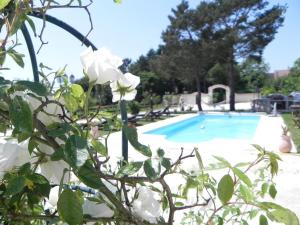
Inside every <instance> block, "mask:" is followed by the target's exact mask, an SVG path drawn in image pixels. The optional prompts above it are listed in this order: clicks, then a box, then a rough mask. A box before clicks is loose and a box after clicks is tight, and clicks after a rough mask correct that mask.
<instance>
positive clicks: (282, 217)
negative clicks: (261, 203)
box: [268, 207, 299, 225]
mask: <svg viewBox="0 0 300 225" xmlns="http://www.w3.org/2000/svg"><path fill="white" fill-rule="evenodd" d="M268 216H271V218H272V219H274V220H275V221H276V222H278V223H283V224H285V225H299V219H298V217H297V215H296V214H295V213H294V212H292V211H291V210H289V209H286V208H283V207H282V208H281V209H275V210H273V211H271V212H269V214H268Z"/></svg>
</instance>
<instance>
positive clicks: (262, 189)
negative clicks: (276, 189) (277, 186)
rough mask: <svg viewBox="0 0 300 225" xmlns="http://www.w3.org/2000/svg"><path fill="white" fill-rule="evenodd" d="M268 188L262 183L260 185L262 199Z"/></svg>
mask: <svg viewBox="0 0 300 225" xmlns="http://www.w3.org/2000/svg"><path fill="white" fill-rule="evenodd" d="M268 188H269V184H268V183H263V184H262V185H261V196H262V197H263V196H264V195H265V194H266V193H267V191H268Z"/></svg>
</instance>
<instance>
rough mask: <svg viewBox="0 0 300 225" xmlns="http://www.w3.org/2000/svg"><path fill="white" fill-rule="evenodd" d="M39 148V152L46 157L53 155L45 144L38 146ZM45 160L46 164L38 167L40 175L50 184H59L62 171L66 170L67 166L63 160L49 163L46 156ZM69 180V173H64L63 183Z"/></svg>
mask: <svg viewBox="0 0 300 225" xmlns="http://www.w3.org/2000/svg"><path fill="white" fill-rule="evenodd" d="M39 148H40V151H41V152H44V153H46V154H47V155H50V154H53V153H54V150H53V149H52V148H51V147H49V146H47V145H45V144H39ZM45 160H46V162H43V163H41V164H40V165H39V167H40V173H41V174H42V175H43V176H44V177H46V178H47V180H48V181H49V182H50V183H53V184H59V183H60V181H61V179H62V177H63V174H64V170H65V169H68V168H69V165H68V164H67V163H66V162H65V161H63V160H59V161H51V159H50V158H49V156H46V157H45ZM69 179H70V173H66V174H65V176H64V182H67V181H69Z"/></svg>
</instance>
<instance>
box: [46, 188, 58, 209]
mask: <svg viewBox="0 0 300 225" xmlns="http://www.w3.org/2000/svg"><path fill="white" fill-rule="evenodd" d="M58 192H59V186H55V187H53V188H51V190H50V193H49V198H48V201H47V203H49V204H50V207H49V208H52V209H54V208H56V206H57V202H58Z"/></svg>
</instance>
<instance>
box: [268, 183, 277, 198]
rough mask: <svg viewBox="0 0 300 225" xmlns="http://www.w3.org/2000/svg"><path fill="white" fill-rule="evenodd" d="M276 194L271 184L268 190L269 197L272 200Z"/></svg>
mask: <svg viewBox="0 0 300 225" xmlns="http://www.w3.org/2000/svg"><path fill="white" fill-rule="evenodd" d="M276 194H277V190H276V188H275V185H274V184H271V185H270V188H269V195H270V196H271V197H272V198H273V199H274V198H275V197H276Z"/></svg>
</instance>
